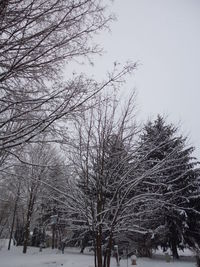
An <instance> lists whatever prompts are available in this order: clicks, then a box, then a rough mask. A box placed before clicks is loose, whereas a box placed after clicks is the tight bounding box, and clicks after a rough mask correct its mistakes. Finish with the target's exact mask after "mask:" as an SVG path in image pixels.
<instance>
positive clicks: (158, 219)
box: [138, 116, 199, 258]
mask: <svg viewBox="0 0 200 267" xmlns="http://www.w3.org/2000/svg"><path fill="white" fill-rule="evenodd" d="M139 143H140V148H139V154H138V155H140V157H141V158H143V161H141V163H142V165H141V167H142V168H143V169H144V170H149V169H151V168H152V167H156V166H157V165H159V163H160V162H163V167H162V168H159V171H158V172H157V173H156V175H154V174H153V175H150V176H149V177H148V179H147V180H146V181H145V182H144V183H143V187H141V188H140V189H139V190H141V191H142V192H154V193H157V194H158V206H157V208H156V209H155V210H152V213H149V214H148V216H147V217H146V218H145V216H146V215H147V214H144V217H143V219H142V221H143V223H144V225H145V224H146V221H147V225H148V227H150V228H152V230H153V231H154V233H155V236H154V240H153V242H155V244H157V245H162V246H164V247H166V248H167V247H170V248H171V250H172V253H173V256H174V257H175V258H178V252H177V247H180V248H183V247H184V246H185V245H186V243H188V242H187V238H186V236H187V234H186V233H187V232H188V231H189V224H190V220H191V219H192V217H193V216H195V217H196V216H197V213H198V211H197V210H196V207H195V203H194V199H196V200H197V199H199V194H198V192H197V191H198V185H197V178H198V172H199V171H198V169H196V168H195V167H196V166H197V161H196V159H195V158H194V157H193V156H192V152H193V150H194V148H193V147H188V146H187V145H186V138H184V137H182V136H179V135H178V133H177V128H176V127H175V126H173V125H172V124H166V122H165V120H164V118H163V117H161V116H158V117H157V119H156V120H155V121H154V122H148V123H147V124H146V125H145V126H144V129H143V132H142V134H141V136H140V141H139ZM158 185H159V186H158ZM144 208H145V209H149V208H150V209H151V206H150V203H147V206H146V207H144ZM196 218H197V217H196ZM189 235H190V234H189Z"/></svg>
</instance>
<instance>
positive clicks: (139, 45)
mask: <svg viewBox="0 0 200 267" xmlns="http://www.w3.org/2000/svg"><path fill="white" fill-rule="evenodd" d="M113 11H114V12H115V13H116V14H117V17H118V21H117V22H114V23H113V24H112V25H111V32H112V33H111V34H106V33H103V34H101V36H99V37H98V42H99V43H101V45H102V46H103V47H104V49H105V50H106V51H107V52H106V54H105V55H104V56H102V57H101V58H98V60H97V61H96V63H95V67H94V68H93V69H94V70H91V71H92V72H93V71H94V72H95V73H97V74H99V75H101V74H102V73H105V70H109V69H111V66H112V63H113V61H115V60H117V61H121V62H125V61H126V60H132V61H140V63H141V65H140V66H139V68H138V70H137V71H136V73H135V75H134V76H133V77H132V78H131V79H129V81H128V84H127V85H126V86H125V88H126V90H127V89H128V88H134V87H136V89H137V95H138V97H137V105H138V109H139V116H140V118H142V119H147V118H149V117H153V116H155V115H156V114H157V113H162V114H163V113H164V114H166V115H168V121H169V122H170V121H171V122H174V123H177V122H179V121H181V126H182V127H181V130H182V132H183V133H184V134H186V135H189V137H190V143H191V144H194V145H195V147H196V150H197V151H196V153H195V154H196V155H198V157H200V122H199V115H200V106H199V101H200V100H199V97H200V88H199V87H200V70H199V64H200V1H199V0H123V1H122V0H116V1H115V2H114V5H113Z"/></svg>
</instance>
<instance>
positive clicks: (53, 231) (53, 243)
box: [51, 224, 55, 249]
mask: <svg viewBox="0 0 200 267" xmlns="http://www.w3.org/2000/svg"><path fill="white" fill-rule="evenodd" d="M51 248H52V249H54V248H55V224H53V225H52V245H51Z"/></svg>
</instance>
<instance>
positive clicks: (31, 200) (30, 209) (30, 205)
mask: <svg viewBox="0 0 200 267" xmlns="http://www.w3.org/2000/svg"><path fill="white" fill-rule="evenodd" d="M33 205H34V198H33V192H32V191H31V193H30V198H29V203H28V211H27V217H26V224H25V229H24V245H23V253H26V251H27V246H28V239H29V231H30V223H31V216H32V213H33Z"/></svg>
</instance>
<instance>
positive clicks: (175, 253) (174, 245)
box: [171, 238, 179, 259]
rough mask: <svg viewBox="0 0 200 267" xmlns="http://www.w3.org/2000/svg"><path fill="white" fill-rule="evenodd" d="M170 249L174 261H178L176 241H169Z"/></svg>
mask: <svg viewBox="0 0 200 267" xmlns="http://www.w3.org/2000/svg"><path fill="white" fill-rule="evenodd" d="M171 249H172V255H173V258H174V259H179V255H178V250H177V245H176V240H175V239H174V238H172V240H171Z"/></svg>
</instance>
